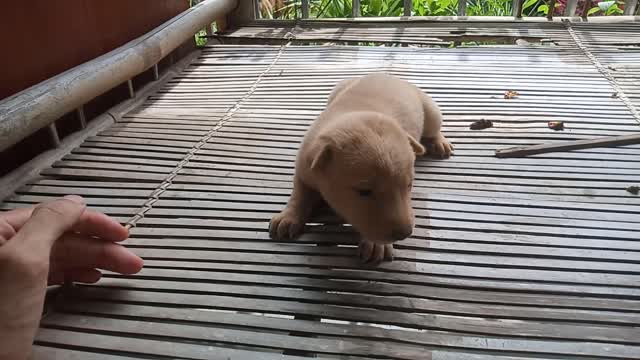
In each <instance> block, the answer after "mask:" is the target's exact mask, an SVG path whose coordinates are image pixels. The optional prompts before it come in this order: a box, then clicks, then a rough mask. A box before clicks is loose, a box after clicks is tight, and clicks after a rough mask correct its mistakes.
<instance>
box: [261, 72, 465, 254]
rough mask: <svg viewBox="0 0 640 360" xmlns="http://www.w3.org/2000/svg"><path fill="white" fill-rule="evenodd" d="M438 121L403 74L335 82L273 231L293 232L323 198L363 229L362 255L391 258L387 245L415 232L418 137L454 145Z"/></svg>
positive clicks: (442, 149) (448, 148)
mask: <svg viewBox="0 0 640 360" xmlns="http://www.w3.org/2000/svg"><path fill="white" fill-rule="evenodd" d="M441 123H442V115H441V113H440V109H439V108H438V106H437V105H436V103H435V102H434V101H433V100H432V99H431V98H430V97H429V96H428V95H427V94H425V93H424V92H422V91H421V90H420V89H418V88H417V87H416V86H414V85H412V84H410V83H408V82H406V81H404V80H401V79H398V78H395V77H393V76H391V75H387V74H383V73H375V74H370V75H367V76H364V77H360V78H355V79H349V80H343V81H342V82H340V83H338V85H337V86H336V87H335V88H334V89H333V91H332V92H331V94H330V95H329V100H328V102H327V108H326V109H325V110H324V111H323V112H322V113H321V114H320V116H319V117H318V119H317V120H316V121H315V122H314V123H313V125H312V126H311V127H310V128H309V131H308V132H307V133H306V135H305V137H304V140H303V141H302V144H301V147H300V150H299V152H298V156H297V159H296V173H295V177H294V185H293V193H292V194H291V197H290V199H289V202H288V204H287V206H286V207H285V209H284V210H283V211H282V212H281V213H280V214H278V215H276V216H274V217H273V218H272V219H271V223H270V225H269V230H270V234H271V237H272V238H275V239H278V238H286V237H291V238H292V237H295V236H296V235H298V234H299V233H300V232H301V231H302V230H303V228H304V225H305V223H306V222H307V221H308V220H309V217H310V216H311V213H312V209H313V207H314V206H315V205H316V204H318V203H319V202H320V201H321V200H322V199H324V200H325V201H326V202H327V203H328V204H329V205H330V206H331V208H333V210H334V211H335V212H336V213H338V214H339V215H340V216H342V217H343V218H344V219H345V220H346V221H347V222H349V223H350V224H351V225H353V227H354V228H355V229H356V230H357V231H358V232H359V233H360V234H361V235H362V239H361V240H360V247H359V250H360V257H361V259H362V260H363V261H365V262H368V261H374V262H379V261H382V260H384V259H387V260H391V259H392V256H393V246H392V245H391V244H392V243H393V242H395V241H398V240H403V239H405V238H407V237H409V236H410V235H411V233H412V231H413V225H414V216H413V209H412V207H411V186H412V182H413V176H414V161H415V157H416V155H422V154H424V153H425V148H424V147H423V146H422V145H421V144H420V143H419V142H418V141H417V140H416V139H420V138H421V137H422V138H425V139H426V140H428V141H430V142H431V143H432V145H433V149H434V152H435V153H437V154H439V155H441V156H449V155H450V154H451V152H452V150H453V146H452V145H451V144H450V143H449V141H448V140H447V139H445V137H444V136H443V135H442V133H441V132H440V127H441Z"/></svg>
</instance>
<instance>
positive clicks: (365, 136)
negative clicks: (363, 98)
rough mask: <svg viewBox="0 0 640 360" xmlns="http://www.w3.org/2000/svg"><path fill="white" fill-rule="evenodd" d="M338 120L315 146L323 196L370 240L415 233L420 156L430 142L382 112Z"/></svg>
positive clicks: (316, 173) (314, 160) (313, 164)
mask: <svg viewBox="0 0 640 360" xmlns="http://www.w3.org/2000/svg"><path fill="white" fill-rule="evenodd" d="M336 123H337V126H335V127H333V128H330V129H328V130H326V131H325V132H324V133H323V134H322V135H321V136H319V138H318V139H317V140H318V141H317V142H316V143H315V144H314V148H313V150H312V152H311V153H312V159H311V171H312V173H313V176H314V177H315V178H316V181H317V183H318V188H319V190H320V192H321V193H322V196H323V197H324V199H325V200H326V201H327V202H328V203H329V205H330V206H331V207H332V208H333V209H334V210H335V211H336V212H337V213H338V214H339V215H340V216H342V217H343V218H344V219H345V220H346V221H347V222H349V223H350V224H351V225H353V227H354V228H355V229H356V230H357V231H358V232H359V233H360V234H361V235H362V236H363V237H364V238H365V239H367V240H369V241H373V242H376V243H380V244H388V243H392V242H394V241H398V240H403V239H405V238H407V237H409V236H410V235H411V233H412V232H413V225H414V216H413V209H412V207H411V188H412V183H413V176H414V161H415V157H416V155H421V154H423V153H424V152H425V149H424V147H423V146H422V145H420V143H418V142H417V141H416V139H414V138H412V137H411V136H409V135H408V134H407V133H406V132H405V131H404V130H403V129H402V128H400V126H399V125H397V124H396V123H395V122H394V121H392V120H390V119H388V118H384V117H382V116H380V115H376V114H369V113H364V114H360V115H351V116H350V117H349V118H347V119H345V120H344V121H340V122H336Z"/></svg>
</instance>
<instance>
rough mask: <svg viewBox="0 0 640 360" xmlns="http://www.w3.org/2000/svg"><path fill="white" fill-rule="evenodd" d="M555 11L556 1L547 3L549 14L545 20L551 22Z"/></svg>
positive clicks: (551, 0) (552, 0)
mask: <svg viewBox="0 0 640 360" xmlns="http://www.w3.org/2000/svg"><path fill="white" fill-rule="evenodd" d="M555 9H556V0H550V1H549V13H548V14H547V20H549V21H551V20H553V12H554V11H555Z"/></svg>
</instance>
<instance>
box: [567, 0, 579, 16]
mask: <svg viewBox="0 0 640 360" xmlns="http://www.w3.org/2000/svg"><path fill="white" fill-rule="evenodd" d="M577 7H578V0H568V1H567V7H566V8H565V9H564V16H568V17H574V16H575V15H576V8H577Z"/></svg>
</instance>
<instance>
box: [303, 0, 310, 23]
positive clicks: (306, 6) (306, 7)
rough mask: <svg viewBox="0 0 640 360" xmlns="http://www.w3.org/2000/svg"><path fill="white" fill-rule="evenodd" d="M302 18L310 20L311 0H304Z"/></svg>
mask: <svg viewBox="0 0 640 360" xmlns="http://www.w3.org/2000/svg"><path fill="white" fill-rule="evenodd" d="M302 18H303V19H308V18H309V0H302Z"/></svg>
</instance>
